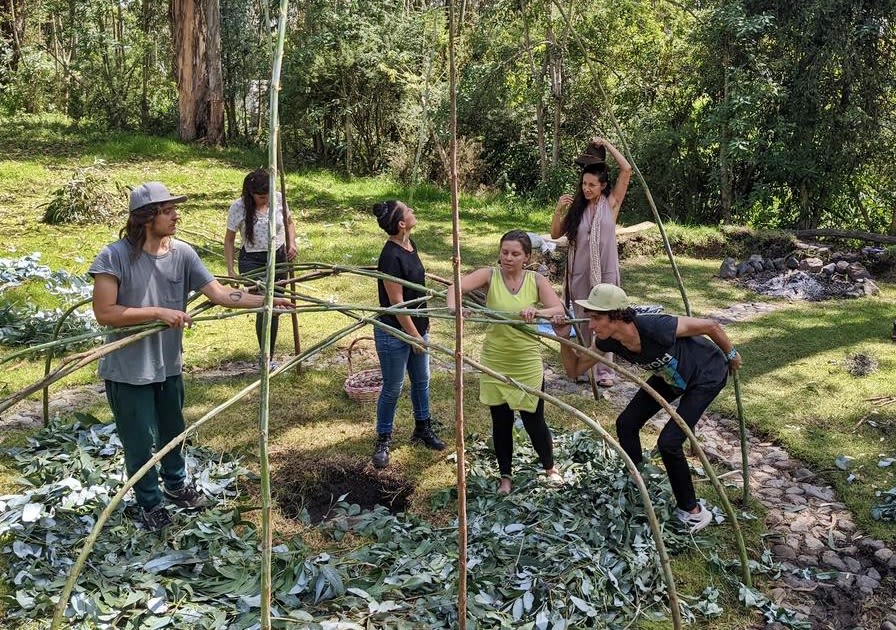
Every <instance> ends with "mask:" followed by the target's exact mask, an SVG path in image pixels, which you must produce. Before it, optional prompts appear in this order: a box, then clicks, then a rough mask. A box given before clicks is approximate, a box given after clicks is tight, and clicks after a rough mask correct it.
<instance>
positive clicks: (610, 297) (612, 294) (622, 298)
mask: <svg viewBox="0 0 896 630" xmlns="http://www.w3.org/2000/svg"><path fill="white" fill-rule="evenodd" d="M575 302H576V304H578V305H579V306H581V307H582V308H584V309H585V310H586V311H598V312H604V311H621V310H624V309H626V308H628V307H629V301H628V296H627V295H626V294H625V291H623V290H622V289H621V288H619V287H617V286H616V285H615V284H606V283H602V284H596V285H594V288H592V289H591V293H589V294H588V298H587V299H584V300H576V301H575Z"/></svg>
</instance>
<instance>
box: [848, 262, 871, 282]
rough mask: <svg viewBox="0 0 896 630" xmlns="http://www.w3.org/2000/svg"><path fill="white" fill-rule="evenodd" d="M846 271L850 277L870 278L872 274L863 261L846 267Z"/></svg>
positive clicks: (854, 278) (856, 278)
mask: <svg viewBox="0 0 896 630" xmlns="http://www.w3.org/2000/svg"><path fill="white" fill-rule="evenodd" d="M846 273H847V274H848V275H849V277H850V279H852V280H858V279H860V278H870V277H871V274H870V273H868V270H867V269H865V266H864V265H863V264H862V263H857V262H856V263H851V264H850V265H849V266H848V267H847V268H846Z"/></svg>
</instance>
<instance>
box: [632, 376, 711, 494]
mask: <svg viewBox="0 0 896 630" xmlns="http://www.w3.org/2000/svg"><path fill="white" fill-rule="evenodd" d="M726 375H727V368H726V369H725V370H724V371H723V372H722V380H721V381H719V382H717V383H707V384H701V385H695V386H693V387H688V388H687V389H686V390H685V391H684V393H683V394H682V393H681V392H680V391H679V390H677V389H673V388H672V387H670V386H669V385H668V384H667V383H666V381H664V380H663V379H662V378H660V377H659V376H656V375H654V376H651V377H650V378H649V379H647V384H648V385H650V386H651V387H652V388H654V389H655V390H656V391H657V392H659V394H660V396H662V397H663V398H665V399H666V400H667V401H669V402H672V401H673V400H675V399H676V398H678V397H679V396H681V401H679V403H678V415H680V416H681V418H682V419H683V420H684V421H685V423H686V424H687V425H688V426H689V427H690V428H691V429H693V428H694V427H695V426H697V421H698V420H700V416H702V415H703V412H704V411H706V408H707V407H709V404H710V403H711V402H712V401H713V400H715V397H716V396H718V395H719V392H720V391H722V388H724V387H725V379H726ZM660 408H661V407H660V404H659V403H658V402H657V401H655V400H654V399H653V398H652V397H651V396H650V395H649V394H647V392H645V391H644V390H643V389H641V390H638V393H637V394H635V397H634V398H632V400H631V402H629V403H628V405H627V406H626V408H625V409H623V410H622V413H621V414H619V417H618V418H617V419H616V435H617V436H618V437H619V444H620V445H621V446H622V448H623V449H624V450H625V452H626V453H628V456H629V457H631V458H632V461H633V462H635V463H636V464H638V463H640V462H641V437H640V431H641V427H643V426H644V425H645V424H646V423H647V421H648V420H649V419H650V418H651V417H653V415H654V414H655V413H656V412H657V411H659V410H660ZM686 439H687V436H686V435H685V434H684V431H682V430H681V429H680V428H679V426H678V425H677V424H675V421H674V420H673V419H672V418H669V421H668V422H666V426H664V427H663V430H662V431H660V436H659V439H657V442H656V445H657V448H658V449H659V452H660V455H661V456H662V458H663V464H665V466H666V474H667V475H669V484H670V485H671V486H672V492H673V493H674V494H675V500H676V502H677V503H678V507H679V508H681V509H682V510H686V511H688V510H692V509H694V508H695V507H697V495H696V493H695V492H694V483H693V482H692V481H691V471H690V469H689V468H688V460H687V459H686V458H685V456H684V450H683V449H682V445H683V444H684V441H685V440H686Z"/></svg>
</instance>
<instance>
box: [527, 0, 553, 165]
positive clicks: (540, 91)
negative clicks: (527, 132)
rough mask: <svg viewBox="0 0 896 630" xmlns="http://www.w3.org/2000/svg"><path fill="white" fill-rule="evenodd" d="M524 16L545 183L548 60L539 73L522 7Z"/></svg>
mask: <svg viewBox="0 0 896 630" xmlns="http://www.w3.org/2000/svg"><path fill="white" fill-rule="evenodd" d="M549 8H550V7H549ZM522 15H523V34H524V35H525V40H524V43H525V45H526V52H527V53H528V54H529V66H530V71H531V73H532V83H533V84H534V86H535V92H536V94H537V99H538V100H537V101H536V103H535V126H536V130H535V131H536V133H537V137H538V170H539V175H540V176H541V181H542V182H544V181H545V180H546V179H547V175H548V150H547V146H546V144H545V134H544V114H545V106H544V75H545V74H547V58H545V60H544V63H542V65H541V71H540V72H539V70H538V66H537V65H536V64H535V54H534V53H533V51H532V40H531V38H530V37H529V20H528V19H526V7H525V5H524V6H523V7H522ZM548 20H550V16H548Z"/></svg>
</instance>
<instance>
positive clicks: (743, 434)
mask: <svg viewBox="0 0 896 630" xmlns="http://www.w3.org/2000/svg"><path fill="white" fill-rule="evenodd" d="M733 378H734V399H735V400H736V401H737V427H738V430H739V433H740V465H741V475H742V477H743V482H744V487H743V494H742V496H741V500H742V501H743V504H744V506H746V505H747V501H749V500H750V454H749V452H748V447H747V419H746V418H745V417H744V406H743V403H742V402H741V400H740V376H739V375H738V373H737V372H735V373H734V377H733Z"/></svg>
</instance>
